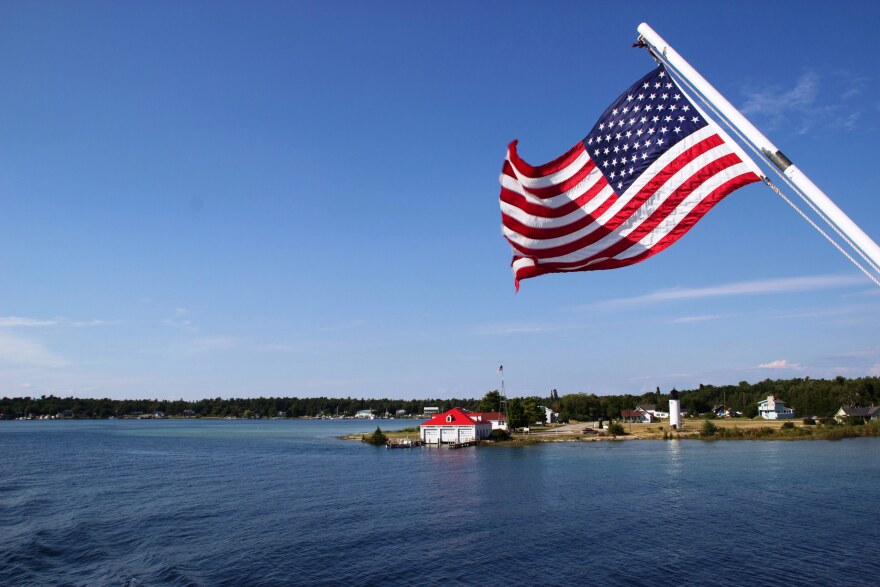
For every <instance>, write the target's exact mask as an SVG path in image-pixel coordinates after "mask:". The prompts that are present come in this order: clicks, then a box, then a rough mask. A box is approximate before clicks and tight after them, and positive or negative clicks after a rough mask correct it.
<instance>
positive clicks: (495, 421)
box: [466, 412, 507, 430]
mask: <svg viewBox="0 0 880 587" xmlns="http://www.w3.org/2000/svg"><path fill="white" fill-rule="evenodd" d="M466 413H467V415H468V416H470V417H471V418H473V419H474V420H477V421H480V420H482V421H485V422H489V424H491V425H492V430H507V418H506V417H505V416H504V414H502V413H501V412H466Z"/></svg>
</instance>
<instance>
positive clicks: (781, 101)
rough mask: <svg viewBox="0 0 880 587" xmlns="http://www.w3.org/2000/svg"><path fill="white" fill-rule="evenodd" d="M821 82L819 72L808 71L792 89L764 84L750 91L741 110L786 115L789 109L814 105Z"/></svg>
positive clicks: (749, 113)
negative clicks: (758, 88)
mask: <svg viewBox="0 0 880 587" xmlns="http://www.w3.org/2000/svg"><path fill="white" fill-rule="evenodd" d="M819 83H820V78H819V74H817V73H815V72H812V71H807V72H805V73H803V74H801V77H800V78H798V80H797V83H796V84H795V86H794V87H793V88H791V89H788V90H783V89H780V88H779V87H778V86H776V87H773V86H770V87H768V86H764V87H762V88H761V89H760V90H754V91H751V92H749V93H748V97H747V99H746V101H745V103H744V104H743V105H742V107H741V108H740V110H741V111H742V113H743V114H746V115H752V114H759V115H765V116H771V117H780V116H784V115H785V113H786V112H787V111H790V110H800V109H802V108H805V107H809V106H812V105H813V103H814V102H815V101H816V97H817V96H818V95H819Z"/></svg>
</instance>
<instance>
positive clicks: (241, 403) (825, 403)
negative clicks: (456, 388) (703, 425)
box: [0, 377, 880, 427]
mask: <svg viewBox="0 0 880 587" xmlns="http://www.w3.org/2000/svg"><path fill="white" fill-rule="evenodd" d="M679 393H680V397H681V407H682V409H683V410H687V411H688V412H689V413H690V414H693V415H699V414H704V413H708V412H710V411H712V409H713V408H714V407H716V406H721V405H724V406H726V407H730V408H733V409H734V410H737V411H739V412H742V413H743V415H744V416H745V417H754V416H756V415H757V413H758V402H759V401H761V400H763V399H766V397H767V396H768V395H773V396H775V397H776V398H777V399H779V400H782V401H784V402H785V404H786V406H789V407H792V408H794V410H795V414H796V415H797V416H799V417H800V416H819V417H826V416H831V415H833V414H834V413H835V412H837V410H838V409H840V407H841V406H853V405H860V406H868V405H878V403H880V377H862V378H857V379H846V378H844V377H836V378H834V379H828V380H826V379H811V378H808V377H805V378H798V379H784V380H783V379H780V380H771V379H766V380H764V381H760V382H758V383H748V382H746V381H741V382H740V383H739V384H737V385H722V386H716V385H700V386H699V387H698V388H696V389H690V390H681V391H680V392H679ZM644 404H655V405H656V406H657V409H658V410H663V411H666V410H668V408H669V396H668V390H667V392H661V391H660V389H659V388H658V389H657V390H656V391H654V392H649V393H644V394H641V395H632V394H621V395H596V394H592V393H589V394H588V393H570V394H567V395H562V396H560V395H558V394H557V393H556V390H553V391H551V392H550V393H549V394H548V395H547V396H544V397H541V396H528V397H523V398H509V399H508V401H507V405H506V408H507V412H508V419H509V421H510V424H511V426H513V427H520V426H525V425H528V424H530V423H534V422H537V421H541V420H543V410H541V409H540V407H541V406H547V407H550V408H551V409H553V410H554V411H555V412H557V413H559V415H560V418H561V419H563V420H581V421H588V420H598V419H600V418H601V419H607V420H614V419H617V418H619V417H620V412H621V410H630V409H634V408H635V407H636V406H637V405H644ZM426 407H436V408H439V410H440V411H441V412H443V411H446V410H448V409H450V408H453V407H459V408H464V409H466V410H470V411H483V412H489V411H504V407H505V406H504V405H503V404H502V397H501V394H500V393H499V392H498V390H492V391H489V392H488V393H486V394H485V396H484V397H483V398H482V399H463V398H452V399H425V400H396V399H387V398H384V399H365V398H360V399H358V398H351V397H347V398H328V397H317V398H299V397H259V398H228V399H223V398H219V397H218V398H213V399H201V400H197V401H186V400H182V399H181V400H157V399H152V400H149V399H145V400H115V399H108V398H103V399H84V398H74V397H67V398H61V397H56V396H54V395H49V396H41V397H15V398H9V397H4V398H3V399H2V400H0V419H12V418H20V417H28V416H33V417H40V416H56V415H58V414H61V415H63V416H64V417H74V418H110V417H115V418H124V417H133V416H137V415H139V414H145V415H147V414H154V413H157V412H161V413H163V414H165V415H167V416H170V417H184V416H188V417H214V418H226V417H232V418H247V417H260V418H273V417H285V418H301V417H321V416H324V417H334V416H353V415H354V414H355V413H356V412H358V411H359V410H372V411H373V413H374V414H376V415H377V416H384V415H391V416H395V415H397V414H398V412H403V413H406V414H408V415H413V416H415V415H420V414H423V413H424V411H425V408H426Z"/></svg>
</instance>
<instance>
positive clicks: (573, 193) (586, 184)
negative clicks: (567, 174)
mask: <svg viewBox="0 0 880 587" xmlns="http://www.w3.org/2000/svg"><path fill="white" fill-rule="evenodd" d="M499 179H500V181H501V187H503V188H505V189H507V190H510V191H512V192H514V193H517V194H519V195H521V196H523V197H524V198H525V199H526V201H528V202H529V203H530V204H535V205H537V206H542V207H544V208H559V207H560V206H564V205H565V204H568V203H569V202H571V201H572V200H576V199H578V198H579V197H581V196H582V195H584V193H586V192H587V190H589V189H590V188H592V187H593V185H595V183H596V182H597V181H601V180H602V179H603V176H602V172H601V171H599V170H598V169H593V171H591V172H590V173H588V174H587V175H586V176H585V177H584V178H583V179H582V180H581V181H579V182H578V183H577V184H575V185H574V186H573V187H572V188H571V189H569V190H568V191H565V192H562V193H561V194H559V195H558V196H553V197H551V198H539V197H538V196H536V195H534V194H532V193H531V192H529V191H527V190H526V189H525V188H524V187H523V186H522V185H520V184H519V182H517V181H516V179H515V178H513V177H511V176H509V175H507V174H504V173H502V174H501V177H500V178H499ZM502 204H504V202H502Z"/></svg>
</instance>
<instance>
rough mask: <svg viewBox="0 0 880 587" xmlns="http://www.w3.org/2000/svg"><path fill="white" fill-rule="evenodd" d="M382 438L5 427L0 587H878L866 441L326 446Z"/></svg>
mask: <svg viewBox="0 0 880 587" xmlns="http://www.w3.org/2000/svg"><path fill="white" fill-rule="evenodd" d="M380 424H381V425H382V426H383V428H386V427H394V426H401V425H402V424H401V422H400V421H397V422H387V423H384V422H380ZM375 425H376V422H371V423H367V424H365V423H363V422H361V423H358V422H350V421H344V422H327V421H324V422H304V421H175V420H163V421H100V422H98V421H94V422H91V421H82V422H70V421H67V422H60V421H58V422H53V421H43V422H0V585H46V584H51V585H62V584H63V585H67V584H69V585H127V586H139V585H417V584H429V585H430V584H447V585H455V584H482V585H502V584H506V585H511V584H512V585H574V584H578V585H593V584H601V585H665V584H669V585H673V584H674V585H707V584H715V585H755V584H762V585H768V584H774V585H817V584H819V585H877V584H878V583H880V575H878V571H877V568H878V567H877V554H878V552H880V524H878V523H877V519H878V517H877V516H878V512H880V440H876V439H854V440H844V441H840V442H824V441H814V442H761V441H758V442H700V441H689V442H662V441H630V442H621V443H583V444H553V445H539V446H532V447H524V448H498V447H487V448H479V449H477V448H468V449H462V450H448V449H413V450H386V449H384V448H375V447H371V446H367V445H363V444H361V443H357V442H345V441H340V440H337V439H335V438H334V437H335V436H336V435H339V434H343V433H347V432H353V431H361V430H365V431H369V430H372V429H373V428H374V427H375Z"/></svg>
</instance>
